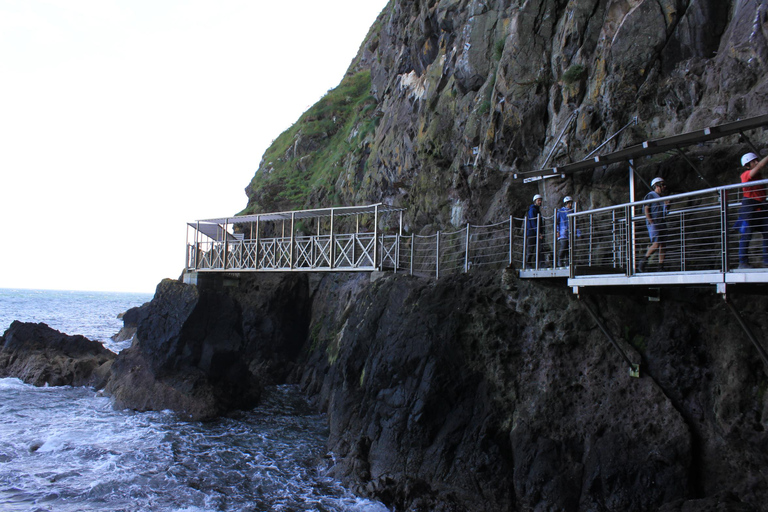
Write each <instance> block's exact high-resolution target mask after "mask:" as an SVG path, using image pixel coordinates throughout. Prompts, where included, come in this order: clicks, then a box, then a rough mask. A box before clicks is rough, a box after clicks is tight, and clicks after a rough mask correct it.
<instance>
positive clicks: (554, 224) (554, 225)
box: [552, 208, 558, 268]
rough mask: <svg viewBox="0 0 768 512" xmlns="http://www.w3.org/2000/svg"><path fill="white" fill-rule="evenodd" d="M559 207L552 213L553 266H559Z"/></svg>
mask: <svg viewBox="0 0 768 512" xmlns="http://www.w3.org/2000/svg"><path fill="white" fill-rule="evenodd" d="M557 234H558V233H557V208H555V209H554V213H553V214H552V268H555V267H557Z"/></svg>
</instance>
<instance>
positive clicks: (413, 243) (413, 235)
mask: <svg viewBox="0 0 768 512" xmlns="http://www.w3.org/2000/svg"><path fill="white" fill-rule="evenodd" d="M415 244H416V235H415V234H411V275H413V246H414V245H415Z"/></svg>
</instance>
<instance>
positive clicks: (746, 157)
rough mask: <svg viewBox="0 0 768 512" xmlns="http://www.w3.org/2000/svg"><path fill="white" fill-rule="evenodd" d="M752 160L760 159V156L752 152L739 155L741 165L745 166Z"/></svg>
mask: <svg viewBox="0 0 768 512" xmlns="http://www.w3.org/2000/svg"><path fill="white" fill-rule="evenodd" d="M752 160H760V157H759V156H757V155H756V154H754V153H747V154H745V155H744V156H742V157H741V166H742V167H746V165H747V164H748V163H749V162H751V161H752Z"/></svg>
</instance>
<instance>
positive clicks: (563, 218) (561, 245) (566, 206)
mask: <svg viewBox="0 0 768 512" xmlns="http://www.w3.org/2000/svg"><path fill="white" fill-rule="evenodd" d="M569 213H573V198H572V197H571V196H565V197H564V198H563V206H562V207H561V208H560V209H559V210H557V266H558V267H565V266H567V265H568V262H569V259H570V258H569V252H570V248H571V240H570V237H569V236H568V214H569Z"/></svg>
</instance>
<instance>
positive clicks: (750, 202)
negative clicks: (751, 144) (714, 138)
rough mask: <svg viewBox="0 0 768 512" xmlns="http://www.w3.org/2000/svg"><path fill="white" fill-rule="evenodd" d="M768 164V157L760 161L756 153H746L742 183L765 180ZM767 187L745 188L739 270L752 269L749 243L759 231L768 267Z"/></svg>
mask: <svg viewBox="0 0 768 512" xmlns="http://www.w3.org/2000/svg"><path fill="white" fill-rule="evenodd" d="M766 163H768V156H767V157H765V158H763V159H762V160H760V157H758V156H757V155H756V154H755V153H746V154H745V155H743V156H742V157H741V166H742V168H743V169H744V170H743V171H742V173H741V182H742V183H749V182H750V181H757V180H760V179H763V178H762V176H761V173H762V171H763V168H764V167H765V166H766ZM765 196H766V191H765V186H760V185H752V186H746V187H744V193H743V197H742V200H741V208H740V209H739V231H740V233H741V236H740V237H739V268H752V265H750V263H749V242H751V241H752V233H753V232H755V231H759V232H760V233H762V235H763V265H764V266H768V208H766V204H765Z"/></svg>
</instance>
